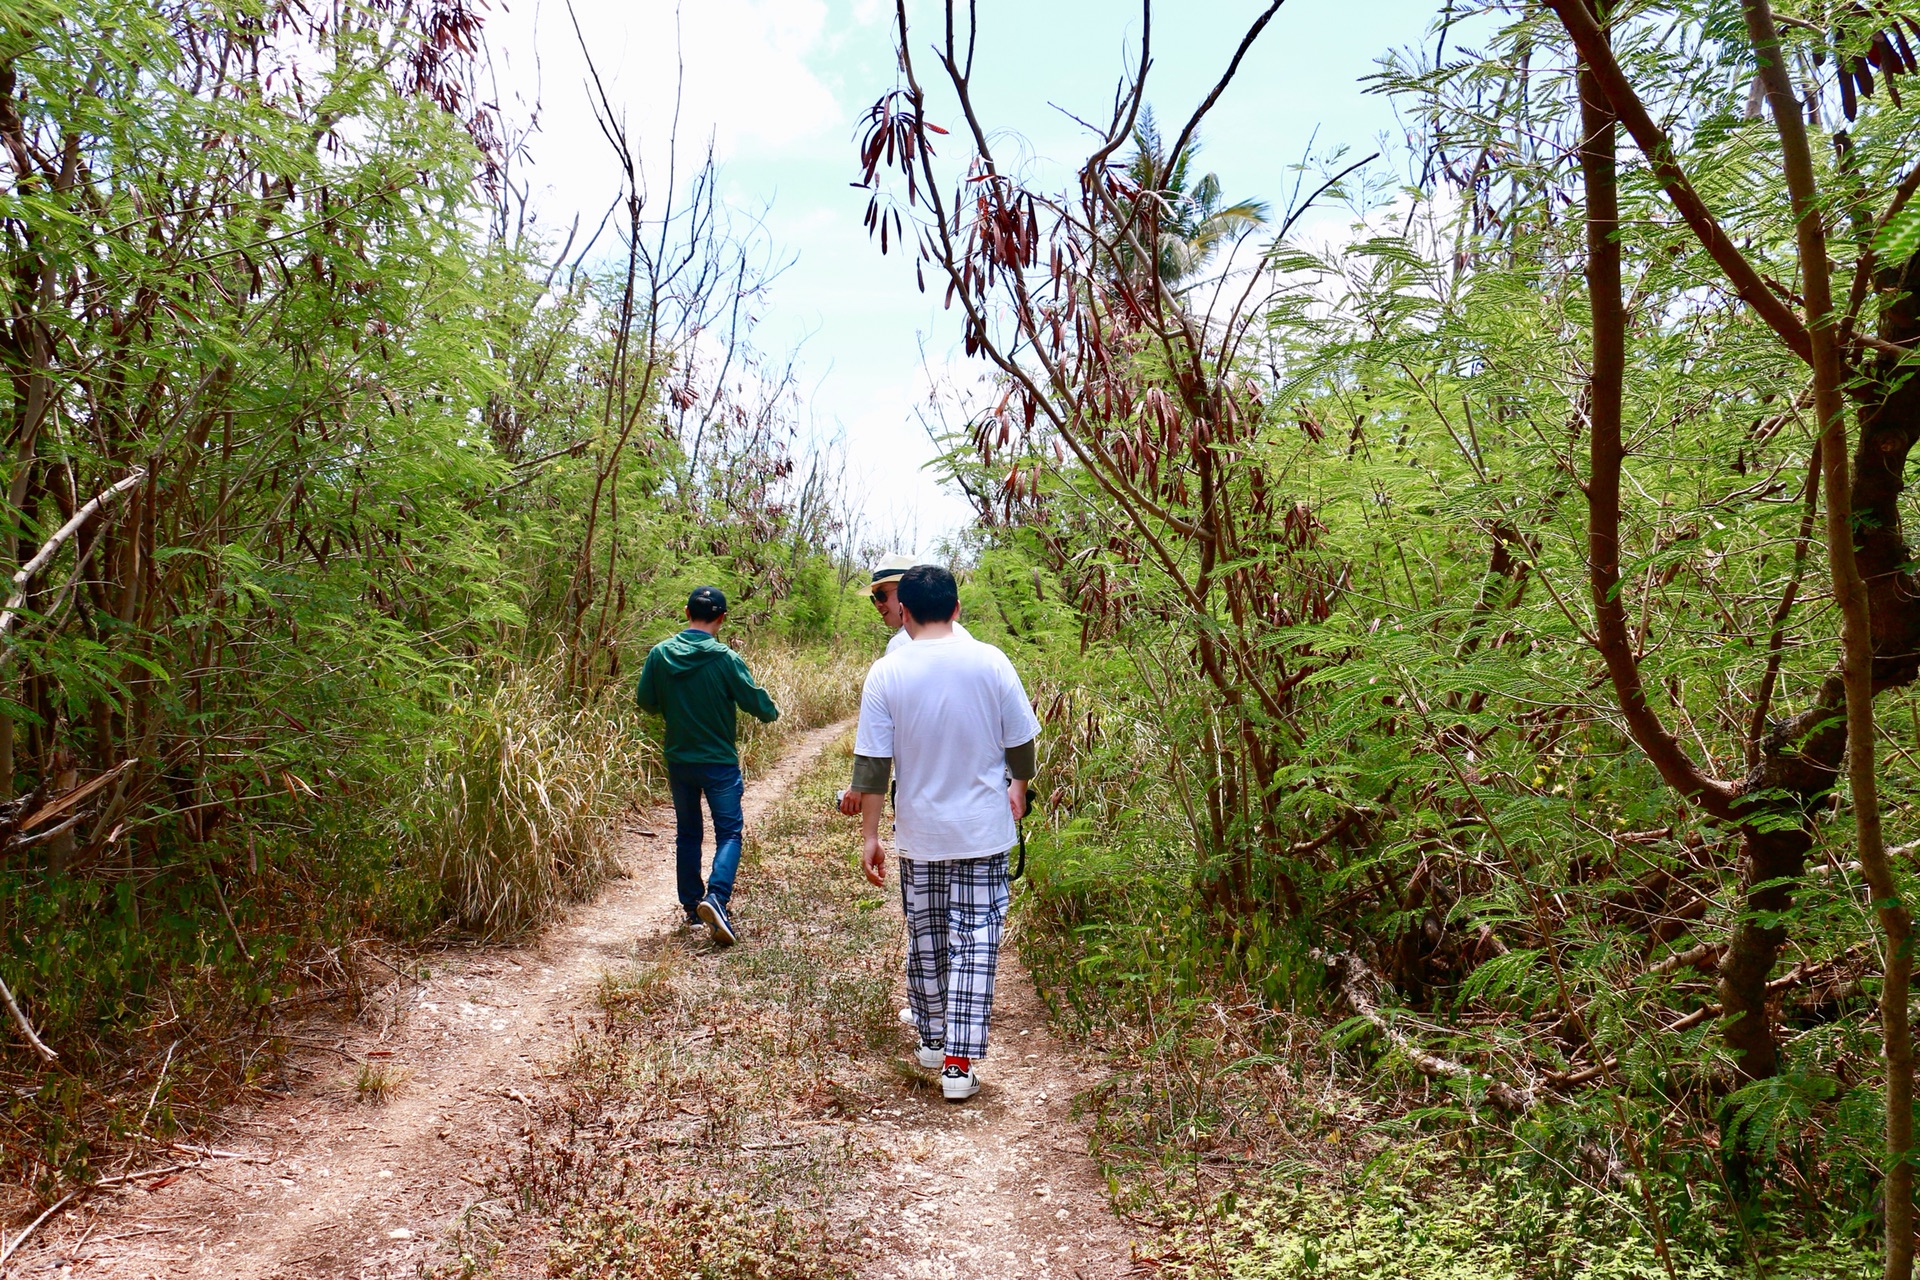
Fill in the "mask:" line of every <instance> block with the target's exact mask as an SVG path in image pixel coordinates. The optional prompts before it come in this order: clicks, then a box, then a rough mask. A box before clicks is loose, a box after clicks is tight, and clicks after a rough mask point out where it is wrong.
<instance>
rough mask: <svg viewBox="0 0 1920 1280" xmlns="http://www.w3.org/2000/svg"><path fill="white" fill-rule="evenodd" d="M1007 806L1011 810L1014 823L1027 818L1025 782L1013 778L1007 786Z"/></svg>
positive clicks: (1024, 780)
mask: <svg viewBox="0 0 1920 1280" xmlns="http://www.w3.org/2000/svg"><path fill="white" fill-rule="evenodd" d="M1007 804H1008V805H1009V806H1010V807H1011V808H1012V809H1013V820H1014V821H1015V822H1018V821H1020V819H1022V818H1024V817H1026V816H1027V780H1026V779H1025V778H1015V779H1014V780H1013V781H1012V782H1009V783H1008V784H1007Z"/></svg>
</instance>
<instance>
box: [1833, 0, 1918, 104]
mask: <svg viewBox="0 0 1920 1280" xmlns="http://www.w3.org/2000/svg"><path fill="white" fill-rule="evenodd" d="M1903 24H1904V26H1905V27H1906V28H1907V29H1908V30H1911V31H1912V32H1913V33H1914V35H1915V36H1916V37H1920V23H1916V22H1915V21H1914V20H1913V19H1912V18H1906V17H1902V16H1900V15H1897V14H1888V13H1885V12H1884V11H1883V10H1882V6H1880V5H1878V4H1871V3H1866V2H1864V0H1861V2H1857V3H1854V4H1851V5H1848V6H1847V7H1846V9H1845V10H1844V11H1843V16H1842V18H1841V20H1840V21H1839V22H1838V23H1837V24H1836V25H1835V28H1834V32H1833V47H1834V50H1835V57H1836V59H1837V61H1838V62H1839V65H1840V75H1839V81H1840V106H1841V109H1842V110H1843V111H1845V112H1846V115H1847V119H1849V120H1852V119H1853V118H1854V117H1855V115H1856V114H1857V113H1858V111H1859V105H1860V102H1859V100H1860V98H1861V97H1862V96H1864V97H1868V98H1871V97H1872V96H1873V71H1872V70H1871V69H1870V68H1873V67H1877V68H1879V70H1880V74H1881V75H1882V76H1883V77H1884V78H1885V79H1886V84H1887V96H1888V97H1889V98H1890V99H1892V101H1893V105H1894V106H1896V107H1897V106H1899V105H1900V86H1899V85H1898V84H1897V83H1896V82H1895V80H1894V77H1895V76H1897V75H1900V74H1902V73H1904V74H1907V75H1912V74H1914V73H1915V72H1920V61H1916V60H1915V58H1914V53H1913V46H1912V45H1911V44H1909V43H1908V42H1907V34H1906V31H1903V30H1902V29H1901V28H1902V26H1903ZM1863 26H1864V28H1865V29H1866V31H1867V33H1868V34H1867V37H1866V44H1865V51H1864V52H1862V53H1851V54H1849V53H1846V52H1843V51H1842V50H1843V47H1844V46H1846V45H1848V44H1852V43H1853V40H1852V39H1851V33H1852V32H1857V31H1859V30H1861V29H1862V27H1863Z"/></svg>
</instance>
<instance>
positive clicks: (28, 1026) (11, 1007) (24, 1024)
mask: <svg viewBox="0 0 1920 1280" xmlns="http://www.w3.org/2000/svg"><path fill="white" fill-rule="evenodd" d="M0 1003H4V1004H5V1005H6V1006H7V1012H8V1013H10V1014H12V1015H13V1023H14V1025H15V1026H17V1027H19V1028H20V1034H21V1035H23V1036H25V1037H26V1039H27V1043H28V1044H29V1045H30V1046H32V1048H33V1051H34V1052H35V1053H37V1054H39V1055H40V1058H41V1061H43V1062H58V1061H60V1055H59V1054H57V1053H55V1052H54V1051H53V1050H51V1049H49V1048H47V1045H46V1042H45V1041H44V1040H42V1039H41V1038H40V1037H39V1035H38V1034H37V1033H36V1032H35V1031H34V1029H33V1024H32V1023H31V1022H28V1021H27V1015H26V1011H25V1010H23V1009H22V1008H21V1007H20V1002H19V1001H17V1000H15V999H14V998H13V992H12V991H10V990H8V989H7V982H6V979H5V978H0Z"/></svg>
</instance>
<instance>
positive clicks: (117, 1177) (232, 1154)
mask: <svg viewBox="0 0 1920 1280" xmlns="http://www.w3.org/2000/svg"><path fill="white" fill-rule="evenodd" d="M159 1145H161V1146H163V1147H165V1148H167V1149H168V1150H169V1151H184V1152H186V1153H187V1154H189V1155H193V1156H198V1157H200V1158H199V1159H197V1160H190V1161H188V1162H186V1163H185V1164H167V1165H161V1166H159V1167H158V1168H154V1169H142V1170H140V1171H139V1172H138V1173H116V1174H114V1175H113V1176H112V1177H110V1178H102V1179H100V1180H99V1181H98V1182H89V1183H88V1184H87V1185H86V1186H84V1187H75V1188H74V1189H73V1190H72V1191H69V1192H67V1194H65V1195H64V1196H61V1197H60V1198H59V1199H58V1200H55V1201H54V1202H53V1203H52V1204H51V1205H48V1206H47V1209H46V1212H44V1213H42V1214H41V1215H40V1216H39V1217H37V1218H35V1219H34V1220H33V1221H32V1222H29V1223H28V1224H27V1226H26V1229H25V1230H23V1231H22V1232H21V1233H20V1234H19V1235H17V1236H15V1237H14V1238H13V1240H12V1241H11V1242H9V1243H7V1244H6V1247H5V1248H0V1267H5V1266H6V1265H7V1259H9V1258H11V1257H12V1256H13V1255H14V1254H16V1253H18V1252H19V1251H20V1246H21V1245H23V1244H25V1243H26V1242H27V1237H28V1236H30V1235H32V1234H33V1233H34V1232H35V1231H37V1230H39V1229H40V1226H41V1224H42V1223H44V1222H46V1221H47V1220H48V1219H49V1218H51V1217H53V1215H54V1214H56V1213H59V1212H60V1211H61V1210H62V1209H64V1208H66V1207H67V1206H68V1205H70V1204H72V1203H74V1202H75V1201H77V1200H79V1199H81V1198H82V1197H84V1196H87V1195H89V1194H91V1193H92V1192H95V1191H98V1190H100V1189H101V1188H102V1187H116V1186H120V1185H122V1184H124V1183H128V1182H139V1181H140V1180H141V1179H143V1178H161V1177H165V1176H166V1175H167V1174H169V1173H181V1172H183V1171H185V1170H187V1169H197V1168H199V1167H200V1166H201V1165H202V1164H204V1163H206V1162H207V1161H208V1160H239V1161H241V1162H243V1163H246V1164H270V1163H272V1157H271V1156H259V1155H251V1154H249V1153H247V1152H245V1151H222V1150H220V1149H219V1148H218V1147H198V1146H195V1145H194V1144H192V1143H190V1142H163V1143H160V1144H159Z"/></svg>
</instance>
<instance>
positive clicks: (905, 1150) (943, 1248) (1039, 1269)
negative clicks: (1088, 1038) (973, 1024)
mask: <svg viewBox="0 0 1920 1280" xmlns="http://www.w3.org/2000/svg"><path fill="white" fill-rule="evenodd" d="M1001 975H1002V977H1001V980H1000V982H999V984H998V987H997V990H996V991H995V1006H994V1027H993V1044H992V1048H991V1051H990V1053H989V1056H988V1057H987V1058H986V1059H985V1060H984V1061H983V1062H982V1064H981V1068H980V1075H981V1088H980V1093H979V1096H977V1097H976V1098H974V1099H973V1100H972V1101H971V1102H968V1103H966V1104H965V1105H963V1106H952V1105H950V1104H948V1103H947V1102H946V1101H945V1100H944V1099H942V1098H941V1097H939V1095H938V1094H937V1093H935V1092H934V1091H933V1090H930V1089H929V1090H922V1091H916V1092H913V1093H909V1094H907V1095H906V1096H905V1097H904V1098H903V1099H902V1103H901V1106H900V1108H899V1114H898V1115H897V1116H892V1117H889V1120H890V1121H891V1123H889V1124H887V1125H884V1126H880V1127H879V1128H878V1131H877V1133H876V1136H877V1137H878V1138H879V1140H880V1144H881V1145H882V1146H883V1147H884V1148H886V1149H887V1150H888V1151H889V1152H890V1153H891V1154H892V1156H893V1161H892V1168H891V1170H890V1171H889V1172H888V1173H887V1174H886V1175H885V1176H884V1177H882V1178H877V1179H873V1180H871V1181H870V1182H869V1186H868V1190H867V1192H866V1194H867V1196H869V1197H870V1199H869V1201H868V1203H867V1205H866V1206H865V1207H866V1210H867V1214H868V1222H869V1230H870V1231H871V1232H872V1239H873V1245H874V1253H875V1257H874V1260H873V1261H872V1263H871V1264H870V1265H869V1266H868V1267H867V1268H866V1270H865V1274H866V1275H867V1276H870V1277H872V1278H873V1280H882V1278H883V1277H884V1278H886V1280H894V1278H895V1277H898V1278H899V1280H1046V1278H1050V1277H1062V1278H1066V1277H1072V1278H1073V1280H1110V1278H1112V1277H1119V1276H1128V1275H1135V1274H1142V1272H1140V1271H1137V1270H1136V1269H1135V1268H1134V1266H1133V1264H1132V1261H1131V1257H1132V1251H1131V1249H1130V1247H1129V1244H1128V1240H1127V1236H1126V1233H1125V1231H1124V1230H1123V1229H1122V1227H1121V1225H1120V1223H1119V1222H1117V1221H1116V1220H1115V1218H1114V1216H1113V1212H1112V1210H1111V1209H1109V1208H1108V1207H1107V1197H1106V1192H1105V1189H1104V1188H1103V1187H1102V1186H1101V1184H1100V1181H1099V1179H1098V1178H1097V1177H1096V1176H1095V1173H1094V1170H1093V1166H1092V1164H1091V1162H1089V1161H1088V1159H1087V1142H1086V1136H1085V1133H1084V1130H1083V1129H1082V1127H1081V1126H1080V1125H1079V1124H1078V1123H1076V1122H1075V1121H1074V1119H1073V1116H1072V1112H1071V1103H1072V1099H1073V1095H1074V1093H1075V1092H1077V1091H1078V1090H1080V1089H1082V1088H1084V1087H1085V1084H1086V1077H1085V1075H1084V1074H1082V1070H1083V1069H1082V1068H1080V1067H1079V1066H1078V1065H1077V1064H1076V1063H1074V1062H1073V1061H1072V1059H1071V1058H1070V1057H1069V1056H1068V1055H1067V1054H1066V1053H1065V1052H1064V1051H1063V1050H1062V1048H1061V1047H1060V1045H1059V1044H1058V1043H1056V1042H1055V1041H1054V1039H1053V1037H1052V1036H1050V1035H1049V1034H1048V1033H1047V1026H1046V1016H1045V1011H1044V1010H1043V1009H1042V1008H1041V1005H1040V1001H1039V999H1038V998H1037V997H1036V996H1035V995H1034V993H1033V987H1032V984H1031V983H1030V982H1029V981H1028V979H1027V975H1026V973H1025V972H1024V971H1023V970H1021V969H1019V967H1018V966H1017V964H1007V965H1005V966H1003V968H1002V969H1001ZM910 1042H911V1041H910V1038H909V1039H908V1041H907V1043H910ZM890 1110H891V1108H890ZM888 1183H891V1185H890V1186H889V1185H887V1184H888Z"/></svg>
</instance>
